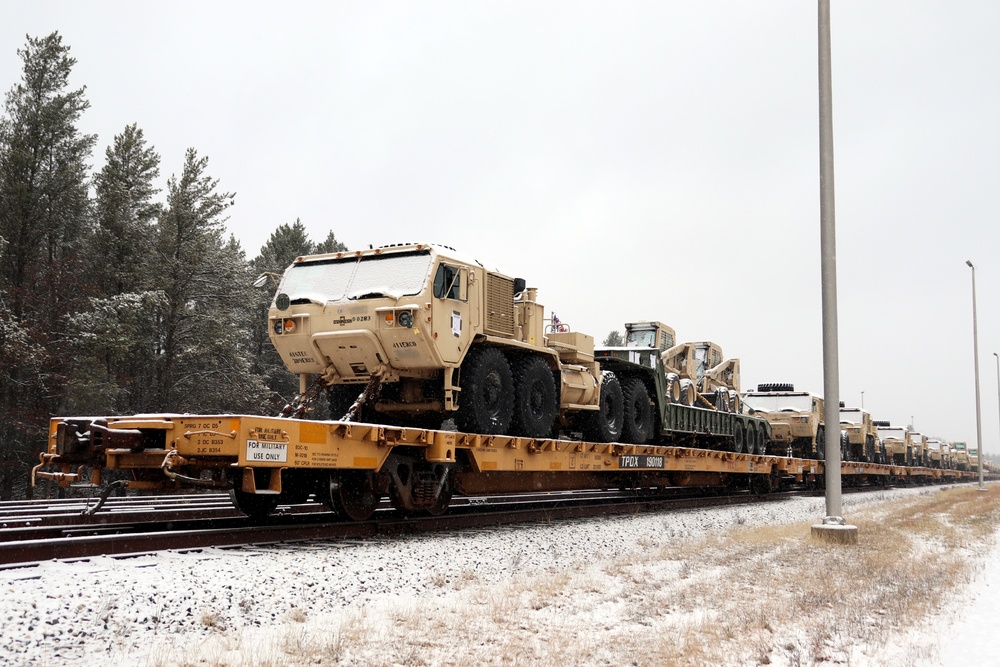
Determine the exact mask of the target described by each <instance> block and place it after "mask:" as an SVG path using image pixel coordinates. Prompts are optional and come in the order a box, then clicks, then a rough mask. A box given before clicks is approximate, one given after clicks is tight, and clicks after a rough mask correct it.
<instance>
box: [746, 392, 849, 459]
mask: <svg viewBox="0 0 1000 667" xmlns="http://www.w3.org/2000/svg"><path fill="white" fill-rule="evenodd" d="M743 405H744V408H745V410H746V411H747V412H748V413H749V414H753V415H758V416H762V417H764V418H766V419H767V421H769V422H770V423H771V444H770V445H769V450H770V451H769V452H768V453H773V454H777V455H780V456H796V457H799V458H815V459H822V458H824V457H825V456H826V449H825V447H826V434H825V429H824V427H823V426H824V425H823V405H824V402H823V398H822V397H821V396H817V395H816V394H811V393H809V392H806V391H795V387H794V386H792V385H790V384H761V385H757V391H748V392H746V393H744V394H743ZM838 431H839V429H838ZM834 442H836V440H834Z"/></svg>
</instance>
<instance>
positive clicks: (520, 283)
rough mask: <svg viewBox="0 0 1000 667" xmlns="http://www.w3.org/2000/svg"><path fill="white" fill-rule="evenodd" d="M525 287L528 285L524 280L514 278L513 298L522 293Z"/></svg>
mask: <svg viewBox="0 0 1000 667" xmlns="http://www.w3.org/2000/svg"><path fill="white" fill-rule="evenodd" d="M527 285H528V284H527V283H526V282H525V281H524V278H514V296H517V295H518V294H520V293H521V292H523V291H524V288H525V287H527Z"/></svg>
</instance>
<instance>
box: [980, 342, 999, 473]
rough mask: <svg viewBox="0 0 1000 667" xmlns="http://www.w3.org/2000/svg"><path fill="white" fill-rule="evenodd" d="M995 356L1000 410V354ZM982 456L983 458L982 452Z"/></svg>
mask: <svg viewBox="0 0 1000 667" xmlns="http://www.w3.org/2000/svg"><path fill="white" fill-rule="evenodd" d="M993 356H994V357H996V358H997V406H998V408H1000V354H997V353H996V352H994V353H993ZM980 456H982V452H980Z"/></svg>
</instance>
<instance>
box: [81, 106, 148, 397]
mask: <svg viewBox="0 0 1000 667" xmlns="http://www.w3.org/2000/svg"><path fill="white" fill-rule="evenodd" d="M105 157H106V160H107V161H106V163H105V165H104V167H103V168H102V169H101V171H100V172H99V173H98V174H97V175H96V176H95V177H94V185H95V188H94V189H95V192H96V195H97V199H96V201H95V205H94V214H95V222H96V232H95V234H94V236H93V237H92V239H91V242H90V247H89V250H88V251H87V258H88V262H87V264H88V267H89V269H88V270H89V272H90V275H91V276H92V278H93V280H94V282H95V284H96V288H97V296H95V297H93V298H91V299H90V302H89V307H88V308H86V309H85V310H83V311H81V312H79V313H76V314H75V315H74V316H73V317H72V318H70V329H71V330H70V336H69V338H70V340H71V341H72V342H73V354H72V356H71V359H72V362H73V364H72V372H71V374H70V377H69V380H68V382H67V387H66V402H65V404H64V406H63V409H64V410H65V411H66V412H69V413H78V414H107V413H119V414H121V413H133V412H143V411H146V410H148V409H150V407H151V406H152V405H153V404H154V400H153V396H152V392H151V391H150V387H151V386H152V380H153V374H152V372H151V369H153V368H155V364H156V355H155V352H156V340H157V339H156V335H155V334H156V319H155V318H156V313H157V312H158V311H159V309H160V308H161V307H162V306H163V305H164V302H165V300H164V295H163V293H162V292H160V291H158V290H155V289H153V287H154V283H155V280H154V276H153V272H152V267H153V266H154V262H152V261H151V257H152V254H153V253H152V247H151V246H152V239H153V223H154V221H155V219H156V216H157V214H158V213H159V209H160V205H159V204H158V203H157V202H155V201H154V200H153V197H154V196H155V195H156V193H158V192H159V189H158V188H157V187H156V186H155V185H154V180H155V179H156V178H157V177H158V176H159V173H160V168H159V164H160V156H159V155H158V154H157V153H156V151H155V150H153V149H152V148H151V147H147V146H146V140H145V138H144V136H143V132H142V130H141V129H139V127H138V126H137V125H135V124H132V125H129V126H127V127H126V128H125V130H124V131H123V132H122V133H121V134H119V135H117V136H116V137H115V138H114V141H113V143H112V145H111V146H109V147H108V148H107V150H106V151H105Z"/></svg>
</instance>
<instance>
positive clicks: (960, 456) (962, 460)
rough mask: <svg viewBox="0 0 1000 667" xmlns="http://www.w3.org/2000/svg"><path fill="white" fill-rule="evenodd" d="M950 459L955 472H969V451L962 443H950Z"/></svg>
mask: <svg viewBox="0 0 1000 667" xmlns="http://www.w3.org/2000/svg"><path fill="white" fill-rule="evenodd" d="M951 457H952V462H953V463H954V464H955V469H956V470H969V451H968V447H967V446H966V444H965V443H964V442H953V443H951Z"/></svg>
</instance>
